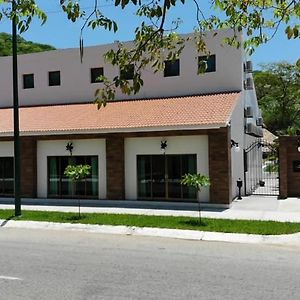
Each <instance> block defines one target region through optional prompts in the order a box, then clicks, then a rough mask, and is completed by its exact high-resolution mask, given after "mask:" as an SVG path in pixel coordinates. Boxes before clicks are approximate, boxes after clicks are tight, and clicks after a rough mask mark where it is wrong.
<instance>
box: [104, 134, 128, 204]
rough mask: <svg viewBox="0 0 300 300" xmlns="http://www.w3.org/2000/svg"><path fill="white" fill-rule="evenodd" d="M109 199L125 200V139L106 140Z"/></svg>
mask: <svg viewBox="0 0 300 300" xmlns="http://www.w3.org/2000/svg"><path fill="white" fill-rule="evenodd" d="M106 177H107V180H106V183H107V199H111V200H124V199H125V178H124V177H125V170H124V138H123V137H109V138H107V139H106Z"/></svg>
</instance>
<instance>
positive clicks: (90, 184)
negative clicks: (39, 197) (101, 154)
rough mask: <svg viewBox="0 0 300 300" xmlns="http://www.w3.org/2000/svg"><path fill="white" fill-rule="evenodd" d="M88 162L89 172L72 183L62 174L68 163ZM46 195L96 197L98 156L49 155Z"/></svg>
mask: <svg viewBox="0 0 300 300" xmlns="http://www.w3.org/2000/svg"><path fill="white" fill-rule="evenodd" d="M72 163H73V164H76V165H79V164H82V165H83V164H88V165H90V166H91V167H92V169H91V174H90V175H89V176H88V177H87V178H85V179H84V180H82V181H79V182H76V183H75V184H73V182H72V181H71V179H69V178H68V177H66V176H65V175H64V171H65V169H66V167H67V166H68V165H69V164H72ZM48 196H49V197H58V198H70V197H77V198H98V157H97V156H50V157H48Z"/></svg>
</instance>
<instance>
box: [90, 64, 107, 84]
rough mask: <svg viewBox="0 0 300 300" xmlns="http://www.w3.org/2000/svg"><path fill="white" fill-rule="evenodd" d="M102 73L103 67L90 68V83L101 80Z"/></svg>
mask: <svg viewBox="0 0 300 300" xmlns="http://www.w3.org/2000/svg"><path fill="white" fill-rule="evenodd" d="M103 75H104V70H103V68H92V69H91V83H99V82H103V80H102V79H101V76H103Z"/></svg>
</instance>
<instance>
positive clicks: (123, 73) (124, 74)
mask: <svg viewBox="0 0 300 300" xmlns="http://www.w3.org/2000/svg"><path fill="white" fill-rule="evenodd" d="M134 74H135V68H134V64H129V65H127V66H125V68H124V69H120V79H121V80H133V77H134Z"/></svg>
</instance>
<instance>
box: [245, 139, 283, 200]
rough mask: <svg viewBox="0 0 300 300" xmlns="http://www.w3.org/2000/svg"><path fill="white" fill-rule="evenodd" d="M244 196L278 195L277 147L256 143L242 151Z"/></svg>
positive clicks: (266, 143) (262, 142) (263, 142)
mask: <svg viewBox="0 0 300 300" xmlns="http://www.w3.org/2000/svg"><path fill="white" fill-rule="evenodd" d="M244 170H245V178H244V182H245V194H246V195H251V194H252V195H253V194H254V195H269V196H276V195H279V155H278V145H277V144H276V143H272V144H271V143H268V142H266V141H262V140H260V141H256V142H254V143H253V144H251V145H250V146H249V147H248V148H246V149H245V150H244Z"/></svg>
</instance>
